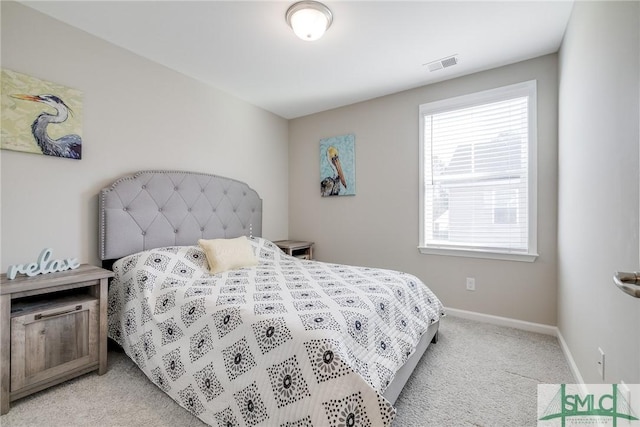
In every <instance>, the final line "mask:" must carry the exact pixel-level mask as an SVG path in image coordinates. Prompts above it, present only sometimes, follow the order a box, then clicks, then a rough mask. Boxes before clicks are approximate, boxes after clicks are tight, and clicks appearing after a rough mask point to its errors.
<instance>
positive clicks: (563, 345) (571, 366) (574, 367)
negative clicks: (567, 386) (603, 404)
mask: <svg viewBox="0 0 640 427" xmlns="http://www.w3.org/2000/svg"><path fill="white" fill-rule="evenodd" d="M556 330H557V331H558V333H557V336H558V342H559V343H560V348H561V349H562V352H563V353H564V357H565V359H567V363H568V364H569V369H571V373H572V374H573V378H574V379H575V381H576V384H583V385H584V379H583V378H582V374H581V373H580V370H579V369H578V365H576V361H575V360H573V356H572V355H571V350H569V346H568V345H567V342H566V341H565V340H564V337H563V336H562V332H560V329H558V328H556ZM582 394H583V395H586V394H587V390H586V388H585V387H582Z"/></svg>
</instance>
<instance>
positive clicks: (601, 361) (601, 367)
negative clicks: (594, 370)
mask: <svg viewBox="0 0 640 427" xmlns="http://www.w3.org/2000/svg"><path fill="white" fill-rule="evenodd" d="M597 363H598V374H600V379H601V380H602V381H604V351H602V349H601V348H600V347H598V361H597Z"/></svg>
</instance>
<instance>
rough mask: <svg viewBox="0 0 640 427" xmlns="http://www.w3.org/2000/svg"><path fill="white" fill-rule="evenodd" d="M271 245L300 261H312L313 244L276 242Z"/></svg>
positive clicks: (294, 241)
mask: <svg viewBox="0 0 640 427" xmlns="http://www.w3.org/2000/svg"><path fill="white" fill-rule="evenodd" d="M273 243H275V244H276V245H277V246H278V247H279V248H280V249H282V250H283V251H284V252H285V253H286V254H287V255H291V256H294V257H296V258H300V259H313V242H307V241H304V240H278V241H275V242H273Z"/></svg>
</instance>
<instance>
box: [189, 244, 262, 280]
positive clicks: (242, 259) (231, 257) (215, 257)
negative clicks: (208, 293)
mask: <svg viewBox="0 0 640 427" xmlns="http://www.w3.org/2000/svg"><path fill="white" fill-rule="evenodd" d="M198 245H200V247H201V248H202V250H204V253H205V255H206V256H207V261H208V262H209V271H210V272H211V274H216V273H221V272H223V271H227V270H233V269H236V268H242V267H252V266H254V265H258V259H257V258H256V256H255V255H254V254H253V249H252V248H251V244H250V243H249V240H247V238H246V237H245V236H240V237H237V238H235V239H211V240H205V239H200V240H198Z"/></svg>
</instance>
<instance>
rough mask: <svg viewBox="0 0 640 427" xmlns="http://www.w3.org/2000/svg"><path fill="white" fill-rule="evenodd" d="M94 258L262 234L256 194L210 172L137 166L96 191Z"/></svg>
mask: <svg viewBox="0 0 640 427" xmlns="http://www.w3.org/2000/svg"><path fill="white" fill-rule="evenodd" d="M99 203H100V206H99V211H100V230H99V244H100V249H99V250H100V259H102V260H103V261H104V260H113V259H117V258H122V257H123V256H127V255H131V254H133V253H136V252H140V251H143V250H147V249H152V248H157V247H162V246H174V245H195V244H197V242H198V239H202V238H204V239H214V238H233V237H238V236H242V235H245V236H262V199H260V197H259V196H258V193H256V191H255V190H253V189H251V188H250V187H249V186H248V185H247V184H245V183H243V182H240V181H236V180H234V179H230V178H224V177H220V176H216V175H210V174H204V173H196V172H180V171H141V172H136V173H134V174H133V175H128V176H125V177H122V178H120V179H118V180H117V181H115V182H114V183H113V184H112V185H111V186H109V187H108V188H105V189H103V190H102V191H100V196H99Z"/></svg>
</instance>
